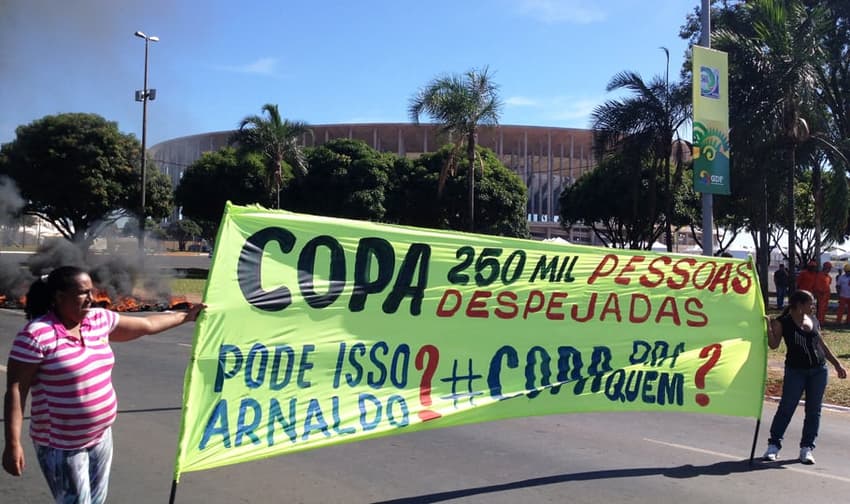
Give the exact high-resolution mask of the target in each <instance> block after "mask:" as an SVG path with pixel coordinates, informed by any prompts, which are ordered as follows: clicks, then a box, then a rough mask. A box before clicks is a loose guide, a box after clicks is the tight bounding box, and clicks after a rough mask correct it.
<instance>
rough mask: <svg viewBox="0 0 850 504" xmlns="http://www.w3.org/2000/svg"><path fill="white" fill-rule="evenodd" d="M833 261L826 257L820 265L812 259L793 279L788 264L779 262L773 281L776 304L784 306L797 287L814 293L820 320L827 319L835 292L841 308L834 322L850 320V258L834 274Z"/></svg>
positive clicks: (823, 321) (816, 310)
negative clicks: (833, 274) (832, 274)
mask: <svg viewBox="0 0 850 504" xmlns="http://www.w3.org/2000/svg"><path fill="white" fill-rule="evenodd" d="M832 270H833V265H832V263H831V262H830V261H826V262H824V263H823V265H822V266H821V267H820V268H818V263H817V261H815V260H810V261H809V262H807V263H806V266H805V267H804V268H801V269H800V271H799V273H798V274H797V278H796V279H794V281H792V280H791V278H790V277H789V274H788V268H786V267H785V264H783V263H780V264H779V267H778V268H777V269H776V271H774V272H773V285H774V288H775V295H776V308H777V309H779V310H782V309H784V308H785V299H786V298H787V297H788V296H789V295H790V293H791V292H793V291H795V290H803V291H807V292H810V293H811V294H812V296H813V297H814V306H815V314H816V317H817V320H818V322H819V323H820V324H821V325H823V324H824V323H826V316H827V314H828V313H829V309H830V300H831V299H832V293H833V292H835V294H836V295H837V297H838V308H837V310H836V312H835V323H837V324H850V262H847V263H845V264H844V266H843V267H841V268H837V271H836V273H835V277H834V278H833V277H832V276H831V273H832Z"/></svg>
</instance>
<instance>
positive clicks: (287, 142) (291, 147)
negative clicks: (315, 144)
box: [230, 103, 310, 208]
mask: <svg viewBox="0 0 850 504" xmlns="http://www.w3.org/2000/svg"><path fill="white" fill-rule="evenodd" d="M262 110H263V112H265V113H266V116H267V117H263V116H258V115H251V116H248V117H246V118H244V119H242V121H240V122H239V131H237V132H236V133H234V135H233V136H232V137H231V139H230V143H231V144H234V143H238V144H239V145H240V146H241V147H243V148H245V149H248V150H254V151H257V152H261V153H262V154H263V156H264V157H265V159H266V184H267V186H268V190H269V193H270V199H271V200H273V201H274V202H275V208H280V186H281V183H282V180H283V163H287V164H288V165H289V166H290V167H291V168H292V171H293V173H294V175H295V177H297V178H301V177H303V176H304V175H306V174H307V158H306V157H305V156H304V151H303V149H302V148H301V146H300V145H299V144H298V139H299V138H300V137H301V136H302V135H304V134H305V133H310V128H309V127H308V126H307V124H306V123H303V122H300V121H289V120H287V119H284V120H281V118H280V112H279V111H278V109H277V105H272V104H271V103H267V104H265V105H263V108H262Z"/></svg>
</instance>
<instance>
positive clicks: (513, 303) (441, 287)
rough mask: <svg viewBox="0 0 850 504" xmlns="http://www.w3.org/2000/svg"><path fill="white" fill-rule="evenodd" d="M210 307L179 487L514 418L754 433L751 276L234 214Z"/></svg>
mask: <svg viewBox="0 0 850 504" xmlns="http://www.w3.org/2000/svg"><path fill="white" fill-rule="evenodd" d="M204 302H205V303H206V304H207V306H208V307H207V309H206V310H205V312H204V314H203V315H202V317H201V318H200V319H199V320H198V323H197V324H196V332H195V339H194V345H193V349H192V357H191V362H190V363H189V366H188V368H187V372H186V382H185V388H184V398H183V420H182V427H181V434H180V440H179V446H178V453H177V459H176V464H175V480H177V479H179V476H180V474H182V473H185V472H189V471H198V470H202V469H208V468H213V467H218V466H223V465H227V464H235V463H239V462H245V461H249V460H256V459H261V458H266V457H271V456H275V455H279V454H284V453H291V452H297V451H301V450H307V449H312V448H318V447H323V446H330V445H335V444H339V443H345V442H351V441H358V440H364V439H369V438H375V437H379V436H389V435H395V434H402V433H407V432H416V431H421V430H424V429H433V428H441V427H449V426H456V425H462V424H469V423H474V422H484V421H490V420H498V419H505V418H512V417H523V416H532V415H549V414H558V413H571V412H590V411H595V412H605V411H610V412H617V411H656V412H691V413H707V414H714V415H733V416H744V417H753V418H760V417H761V407H762V402H763V401H762V397H763V391H764V379H765V372H766V366H765V364H766V337H765V323H764V319H763V317H762V315H763V313H764V306H763V304H762V299H761V295H760V290H759V286H758V281H757V277H756V274H755V271H754V269H753V264H752V262H751V261H742V260H738V259H732V258H716V257H692V256H684V255H675V254H658V253H653V252H648V251H635V250H620V249H606V248H598V247H587V246H578V245H561V244H555V243H547V242H536V241H529V240H519V239H510V238H503V237H495V236H482V235H473V234H463V233H456V232H449V231H442V230H427V229H417V228H409V227H403V226H391V225H382V224H375V223H369V222H358V221H349V220H343V219H333V218H326V217H316V216H310V215H300V214H294V213H289V212H284V211H273V210H266V209H262V208H259V207H239V206H234V205H230V204H228V206H227V209H226V211H225V215H224V218H223V221H222V225H221V228H220V231H219V236H218V238H217V241H216V247H215V255H214V257H213V261H212V266H211V269H210V272H209V278H208V282H207V288H206V292H205V295H204Z"/></svg>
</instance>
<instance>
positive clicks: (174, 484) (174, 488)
mask: <svg viewBox="0 0 850 504" xmlns="http://www.w3.org/2000/svg"><path fill="white" fill-rule="evenodd" d="M176 496H177V480H171V496H169V497H168V504H174V497H176Z"/></svg>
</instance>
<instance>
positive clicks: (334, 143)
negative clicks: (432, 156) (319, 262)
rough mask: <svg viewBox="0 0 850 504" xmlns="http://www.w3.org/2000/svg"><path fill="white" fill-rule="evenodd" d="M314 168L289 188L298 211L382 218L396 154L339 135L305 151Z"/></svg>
mask: <svg viewBox="0 0 850 504" xmlns="http://www.w3.org/2000/svg"><path fill="white" fill-rule="evenodd" d="M305 153H306V157H307V162H308V164H309V166H310V171H309V172H308V173H307V174H306V175H305V176H304V177H302V178H301V179H300V180H297V181H295V183H293V184H290V185H289V187H288V188H287V191H286V192H285V195H286V198H285V207H286V208H288V209H291V210H294V211H297V212H305V213H312V214H317V215H328V216H332V217H344V218H349V219H361V220H371V221H381V220H383V219H384V215H385V214H386V208H385V206H384V200H385V199H386V192H387V186H388V183H389V176H390V175H389V174H390V171H391V170H392V167H393V163H394V160H395V156H393V155H392V154H382V153H380V152H378V151H377V150H375V149H373V148H371V147H369V146H368V145H366V143H365V142H363V141H360V140H349V139H343V138H340V139H335V140H331V141H330V142H328V143H326V144H324V145H321V146H319V147H316V148H312V149H306V151H305Z"/></svg>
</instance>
